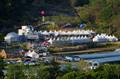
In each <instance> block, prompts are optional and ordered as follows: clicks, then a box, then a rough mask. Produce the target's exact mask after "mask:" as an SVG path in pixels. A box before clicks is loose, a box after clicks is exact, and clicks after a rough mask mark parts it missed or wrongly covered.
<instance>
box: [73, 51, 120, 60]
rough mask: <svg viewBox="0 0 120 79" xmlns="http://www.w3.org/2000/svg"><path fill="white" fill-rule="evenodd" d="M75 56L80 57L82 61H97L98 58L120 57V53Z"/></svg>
mask: <svg viewBox="0 0 120 79" xmlns="http://www.w3.org/2000/svg"><path fill="white" fill-rule="evenodd" d="M75 56H79V57H80V58H81V59H96V58H105V57H114V56H120V52H103V53H97V54H82V55H75Z"/></svg>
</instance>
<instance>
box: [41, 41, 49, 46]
mask: <svg viewBox="0 0 120 79" xmlns="http://www.w3.org/2000/svg"><path fill="white" fill-rule="evenodd" d="M41 45H43V46H48V45H49V43H48V42H47V41H44V42H42V43H41Z"/></svg>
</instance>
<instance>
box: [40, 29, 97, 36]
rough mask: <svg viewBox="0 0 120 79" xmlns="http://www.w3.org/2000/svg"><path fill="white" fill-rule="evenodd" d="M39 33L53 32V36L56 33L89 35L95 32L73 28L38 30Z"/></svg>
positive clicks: (48, 33) (56, 34)
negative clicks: (65, 29)
mask: <svg viewBox="0 0 120 79" xmlns="http://www.w3.org/2000/svg"><path fill="white" fill-rule="evenodd" d="M39 33H41V34H43V35H50V34H54V35H55V36H58V35H90V34H95V32H94V31H92V30H73V31H62V30H59V31H56V30H55V31H51V30H50V31H49V32H48V31H39Z"/></svg>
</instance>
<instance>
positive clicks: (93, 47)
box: [49, 42, 120, 53]
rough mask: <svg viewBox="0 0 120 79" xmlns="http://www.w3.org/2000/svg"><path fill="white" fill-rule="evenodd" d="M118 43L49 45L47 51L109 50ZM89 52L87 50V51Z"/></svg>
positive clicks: (117, 46)
mask: <svg viewBox="0 0 120 79" xmlns="http://www.w3.org/2000/svg"><path fill="white" fill-rule="evenodd" d="M119 47H120V43H117V42H116V43H114V42H110V43H91V44H86V45H77V46H65V47H56V46H53V47H50V48H49V51H50V52H52V53H58V52H73V51H83V52H84V51H85V50H90V51H91V52H95V51H96V52H99V51H109V50H114V49H115V48H119ZM88 52H89V51H88Z"/></svg>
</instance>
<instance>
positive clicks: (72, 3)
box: [0, 0, 120, 37]
mask: <svg viewBox="0 0 120 79" xmlns="http://www.w3.org/2000/svg"><path fill="white" fill-rule="evenodd" d="M41 10H45V16H46V17H47V20H53V21H56V23H58V24H62V23H68V22H71V23H72V24H74V25H75V26H77V25H78V24H79V23H85V24H86V27H85V28H84V29H86V28H87V29H88V28H90V29H93V30H95V31H97V32H103V33H108V34H115V35H116V36H119V37H120V35H119V33H120V31H119V30H120V28H119V25H120V0H2V1H0V27H1V30H0V32H3V33H4V32H9V31H14V29H16V28H19V26H20V25H23V24H32V23H33V22H35V21H36V19H37V21H39V20H40V18H41V15H40V11H41ZM6 28H7V30H6ZM8 28H9V29H8Z"/></svg>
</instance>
